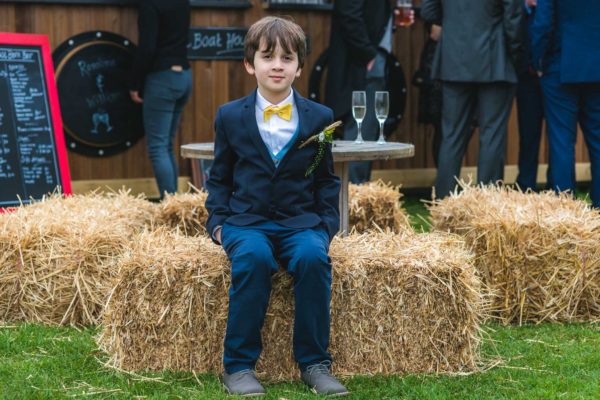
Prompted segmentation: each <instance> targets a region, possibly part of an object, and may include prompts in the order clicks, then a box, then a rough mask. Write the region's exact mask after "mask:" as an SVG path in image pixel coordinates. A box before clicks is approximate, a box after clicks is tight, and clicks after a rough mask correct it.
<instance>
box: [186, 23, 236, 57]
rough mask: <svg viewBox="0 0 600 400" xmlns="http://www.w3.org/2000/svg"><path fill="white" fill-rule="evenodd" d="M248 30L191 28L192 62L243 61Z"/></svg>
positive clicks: (190, 53) (190, 55) (189, 45)
mask: <svg viewBox="0 0 600 400" xmlns="http://www.w3.org/2000/svg"><path fill="white" fill-rule="evenodd" d="M246 33H248V28H216V27H215V28H213V27H211V28H204V27H191V28H190V39H189V43H188V58H189V59H190V60H242V59H243V58H244V38H245V37H246Z"/></svg>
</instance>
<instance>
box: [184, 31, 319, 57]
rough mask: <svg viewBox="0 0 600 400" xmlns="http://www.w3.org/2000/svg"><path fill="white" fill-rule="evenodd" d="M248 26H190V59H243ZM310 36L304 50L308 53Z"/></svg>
mask: <svg viewBox="0 0 600 400" xmlns="http://www.w3.org/2000/svg"><path fill="white" fill-rule="evenodd" d="M247 33H248V28H221V27H197V26H196V27H194V26H193V27H191V28H190V39H189V42H188V46H187V47H188V59H190V60H243V59H244V39H245V38H246V34H247ZM310 43H311V41H310V36H308V35H307V36H306V51H307V53H308V54H310V51H311V45H310Z"/></svg>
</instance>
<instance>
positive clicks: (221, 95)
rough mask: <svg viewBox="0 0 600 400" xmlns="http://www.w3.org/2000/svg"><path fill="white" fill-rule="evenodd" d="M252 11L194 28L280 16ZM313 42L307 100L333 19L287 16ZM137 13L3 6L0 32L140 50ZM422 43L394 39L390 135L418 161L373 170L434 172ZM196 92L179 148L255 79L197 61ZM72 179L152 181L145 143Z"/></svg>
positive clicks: (303, 82)
mask: <svg viewBox="0 0 600 400" xmlns="http://www.w3.org/2000/svg"><path fill="white" fill-rule="evenodd" d="M253 3H254V7H252V8H249V9H246V10H227V9H218V10H208V9H198V8H196V9H194V10H193V13H192V25H193V26H231V27H248V26H250V25H251V24H252V23H253V22H254V21H256V20H258V19H259V18H261V17H262V16H265V15H278V14H281V13H279V12H276V11H269V10H264V9H263V8H262V7H261V3H262V1H261V0H253ZM284 14H285V15H290V16H292V17H293V18H294V19H295V20H296V21H297V22H298V23H299V24H300V25H301V26H302V27H303V28H304V29H305V31H306V32H307V33H308V34H309V35H310V37H311V47H312V52H311V53H310V54H309V55H308V57H307V61H306V65H305V68H304V71H303V73H302V76H301V77H300V79H299V80H298V81H297V82H296V87H297V89H298V90H299V91H300V92H301V94H302V95H304V96H306V95H307V87H308V78H309V74H310V70H311V69H312V67H313V65H314V62H315V61H316V59H317V58H318V56H319V55H320V54H321V52H322V51H323V50H324V49H325V48H326V47H327V46H328V41H329V24H330V13H329V12H320V11H310V12H305V11H286V12H285V13H284ZM136 17H137V12H136V10H135V8H131V7H104V6H82V5H39V4H37V5H23V4H20V5H14V4H6V3H4V4H0V31H7V32H24V33H41V34H47V35H48V36H49V38H50V44H51V47H52V49H54V48H56V46H58V45H59V44H60V43H62V42H63V41H64V40H66V39H67V38H69V37H71V36H73V35H76V34H78V33H81V32H85V31H90V30H106V31H112V32H115V33H118V34H121V35H123V36H126V37H128V38H130V39H131V40H133V41H134V42H137V20H136ZM424 42H425V33H424V28H423V24H422V22H421V21H417V23H415V24H414V25H413V26H412V27H409V28H400V29H398V30H397V32H396V34H395V38H394V52H395V54H396V56H397V57H398V58H399V60H400V62H401V64H402V66H403V69H404V72H405V75H406V79H407V84H408V103H407V107H406V110H405V118H404V120H403V121H402V123H401V125H400V127H399V129H398V130H397V132H396V133H395V134H394V135H393V140H398V141H402V142H411V143H414V144H415V148H416V154H415V157H414V158H411V159H408V160H395V161H388V162H381V163H376V165H375V167H376V168H430V167H433V166H434V164H433V157H432V154H431V143H432V140H433V132H432V129H431V127H426V126H424V125H422V124H419V123H418V122H417V118H416V117H417V102H418V90H417V89H416V88H415V87H414V86H412V85H411V84H410V80H411V77H412V74H413V72H414V71H415V70H416V69H417V67H418V62H419V55H420V52H421V49H422V47H423V44H424ZM192 68H193V77H194V78H193V79H194V87H193V93H192V97H191V99H190V102H189V103H188V105H187V107H186V109H185V112H184V114H183V116H182V122H181V125H180V129H179V131H178V134H177V143H176V145H179V144H181V143H190V142H199V141H212V139H213V119H214V116H215V113H216V110H217V108H218V107H219V105H220V104H223V103H225V102H227V101H230V100H233V99H235V98H238V97H241V96H243V95H245V94H247V93H249V92H250V91H251V90H252V89H253V88H254V87H255V81H254V78H253V77H250V76H248V75H247V74H246V72H245V70H244V67H243V64H242V62H240V61H193V62H192ZM507 144H508V146H507V154H506V160H507V164H516V162H517V159H518V135H517V124H516V112H515V111H514V110H513V113H512V115H511V119H510V123H509V137H508V140H507ZM477 149H478V137H477V134H476V133H475V134H474V136H473V140H472V141H471V143H470V145H469V148H468V151H467V155H466V157H465V162H464V164H465V165H469V166H472V165H476V164H477ZM546 152H547V145H546V141H545V140H544V143H543V144H542V148H541V151H540V153H541V154H542V156H543V157H541V162H546V158H545V154H546ZM587 160H588V157H587V150H586V148H585V145H584V144H583V141H582V140H581V137H580V138H579V142H578V146H577V161H578V162H585V161H587ZM69 161H70V164H71V174H72V177H73V179H74V180H91V179H123V178H143V177H151V176H152V168H151V165H150V163H149V161H148V160H147V156H146V148H145V141H144V140H143V139H142V140H140V141H139V142H138V143H137V144H136V145H135V146H134V147H133V148H131V149H130V150H129V151H127V152H126V153H122V154H120V155H116V156H112V157H106V158H90V157H85V156H81V155H78V154H75V153H72V152H69ZM180 169H181V172H180V174H181V175H190V171H189V162H188V161H187V160H182V159H180Z"/></svg>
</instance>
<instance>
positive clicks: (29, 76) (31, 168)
mask: <svg viewBox="0 0 600 400" xmlns="http://www.w3.org/2000/svg"><path fill="white" fill-rule="evenodd" d="M56 190H60V191H62V193H64V194H67V195H68V194H71V177H70V173H69V163H68V160H67V151H66V147H65V139H64V134H63V127H62V120H61V116H60V106H59V103H58V94H57V90H56V82H55V79H54V67H53V64H52V57H51V55H50V45H49V43H48V37H47V36H45V35H30V34H17V33H2V32H0V210H1V209H3V208H11V207H16V206H19V205H20V204H21V203H23V204H28V203H30V202H32V201H35V200H38V199H41V198H42V197H43V196H44V195H47V194H48V193H52V192H55V191H56Z"/></svg>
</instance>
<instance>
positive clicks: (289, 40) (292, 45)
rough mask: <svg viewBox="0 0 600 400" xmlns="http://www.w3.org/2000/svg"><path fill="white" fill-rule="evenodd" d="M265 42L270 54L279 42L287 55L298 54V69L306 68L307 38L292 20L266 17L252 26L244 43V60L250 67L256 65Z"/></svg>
mask: <svg viewBox="0 0 600 400" xmlns="http://www.w3.org/2000/svg"><path fill="white" fill-rule="evenodd" d="M263 40H264V43H265V44H266V45H267V48H266V50H267V51H268V52H271V51H273V50H274V49H275V46H276V45H277V43H278V42H279V45H280V46H281V48H282V49H283V50H284V51H285V52H286V53H292V52H296V53H297V54H298V68H302V67H303V66H304V59H305V58H306V36H305V35H304V31H303V30H302V28H300V26H299V25H298V24H296V23H295V22H294V21H292V20H291V19H284V18H280V17H264V18H261V19H260V20H258V21H256V22H255V23H254V24H252V26H251V27H250V29H249V30H248V33H247V34H246V39H245V42H244V58H245V59H246V61H248V63H250V65H254V55H255V54H256V52H257V51H259V50H260V45H261V42H262V41H263Z"/></svg>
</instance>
